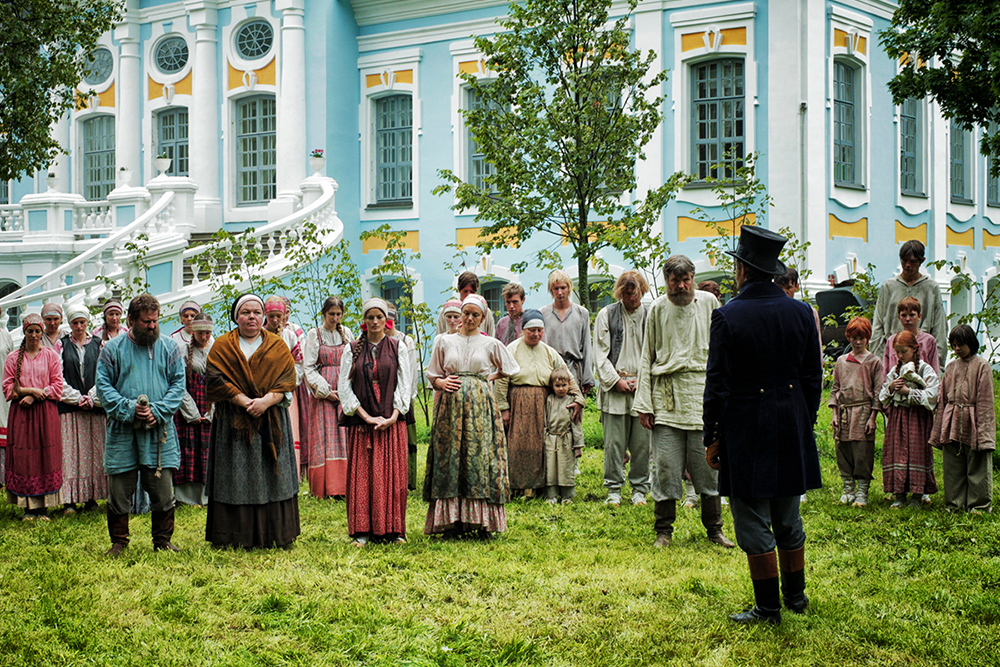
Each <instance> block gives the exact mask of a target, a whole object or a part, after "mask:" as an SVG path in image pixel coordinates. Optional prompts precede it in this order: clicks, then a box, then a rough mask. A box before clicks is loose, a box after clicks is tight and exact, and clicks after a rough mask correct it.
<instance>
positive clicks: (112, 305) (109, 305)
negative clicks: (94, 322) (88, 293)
mask: <svg viewBox="0 0 1000 667" xmlns="http://www.w3.org/2000/svg"><path fill="white" fill-rule="evenodd" d="M101 310H102V312H103V313H104V314H105V315H107V314H108V311H109V310H117V311H118V312H119V313H121V314H122V315H124V314H125V308H123V307H122V302H121V301H119V300H118V299H108V301H107V302H106V303H105V304H104V308H102V309H101Z"/></svg>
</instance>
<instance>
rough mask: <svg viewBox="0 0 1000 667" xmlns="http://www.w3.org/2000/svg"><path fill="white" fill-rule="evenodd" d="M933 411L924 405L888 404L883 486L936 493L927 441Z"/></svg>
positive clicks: (888, 489)
mask: <svg viewBox="0 0 1000 667" xmlns="http://www.w3.org/2000/svg"><path fill="white" fill-rule="evenodd" d="M933 425H934V414H933V413H932V412H931V411H930V410H927V409H926V408H919V407H915V408H903V407H897V406H889V408H888V411H887V413H886V427H885V441H884V443H883V444H882V490H883V491H885V492H886V493H921V494H923V493H927V494H931V493H937V490H938V487H937V481H936V480H935V479H934V450H933V449H931V446H930V445H929V444H927V443H928V441H929V440H930V437H931V427H932V426H933Z"/></svg>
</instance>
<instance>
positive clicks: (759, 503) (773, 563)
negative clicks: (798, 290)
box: [704, 226, 823, 623]
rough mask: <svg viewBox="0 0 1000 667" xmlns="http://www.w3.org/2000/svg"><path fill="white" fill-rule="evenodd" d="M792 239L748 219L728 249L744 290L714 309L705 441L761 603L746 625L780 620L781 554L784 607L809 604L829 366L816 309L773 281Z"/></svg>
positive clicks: (742, 618) (743, 619)
mask: <svg viewBox="0 0 1000 667" xmlns="http://www.w3.org/2000/svg"><path fill="white" fill-rule="evenodd" d="M786 240H787V239H785V238H784V237H783V236H780V235H778V234H775V233H774V232H771V231H769V230H766V229H762V228H760V227H752V226H744V227H743V228H742V230H741V232H740V243H739V247H738V249H737V250H736V252H735V253H729V254H730V255H732V256H733V257H734V258H735V260H736V262H735V272H736V284H737V287H738V289H739V294H738V295H737V296H736V297H734V298H733V299H732V300H731V301H730V302H729V303H727V304H726V305H724V306H722V307H721V308H719V309H717V310H715V311H714V312H713V313H712V328H711V339H710V342H709V353H708V372H707V376H706V384H705V407H704V423H705V435H704V443H705V447H706V458H707V459H708V460H709V463H710V464H711V465H712V466H713V467H715V468H716V469H717V470H720V475H719V491H720V493H721V494H722V495H724V496H729V497H730V498H731V501H730V508H731V510H732V513H733V527H734V529H735V532H736V541H737V543H738V544H739V546H740V548H741V549H743V551H744V552H746V554H747V560H748V562H749V565H750V578H751V579H752V580H753V588H754V598H755V601H756V604H755V606H754V607H752V608H751V609H749V610H748V611H746V612H744V613H741V614H734V615H732V616H730V618H731V619H732V620H734V621H736V622H739V623H754V622H760V621H766V622H770V623H780V622H781V595H780V593H779V585H778V571H779V562H780V570H781V583H782V588H783V592H784V600H785V607H787V608H788V610H789V611H793V612H797V613H801V612H803V611H805V608H806V605H808V603H809V599H808V598H807V597H806V595H805V573H804V569H803V568H804V556H803V555H804V551H803V549H804V547H803V545H804V544H805V539H806V535H805V531H804V530H803V528H802V518H801V516H800V515H799V497H800V496H801V495H802V494H803V493H805V492H806V490H807V489H817V488H820V486H821V485H822V484H821V480H820V468H819V454H818V453H817V451H816V440H815V437H814V436H813V424H815V422H816V412H817V410H818V409H819V404H820V397H821V394H822V389H823V378H822V375H823V374H822V367H821V365H820V351H819V340H818V338H817V336H816V324H815V322H814V320H813V314H812V309H811V308H809V306H807V305H806V304H804V303H802V302H801V301H797V300H795V299H789V298H788V297H787V296H786V295H785V293H784V291H782V289H781V288H780V287H778V286H777V285H775V284H774V283H773V282H772V280H773V278H774V276H775V275H782V274H784V273H785V266H784V264H782V262H781V261H780V260H779V259H778V256H779V254H780V252H781V248H782V247H783V246H784V244H785V241H786ZM775 547H777V549H778V554H777V556H775V552H774V549H775Z"/></svg>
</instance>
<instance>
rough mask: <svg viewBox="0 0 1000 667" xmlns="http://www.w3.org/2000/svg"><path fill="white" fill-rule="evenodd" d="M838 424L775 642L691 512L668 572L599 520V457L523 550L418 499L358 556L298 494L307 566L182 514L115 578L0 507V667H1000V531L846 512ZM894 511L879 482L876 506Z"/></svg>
mask: <svg viewBox="0 0 1000 667" xmlns="http://www.w3.org/2000/svg"><path fill="white" fill-rule="evenodd" d="M585 419H586V420H587V433H588V436H589V437H588V443H590V442H592V440H593V439H594V434H595V433H596V434H598V435H599V433H600V429H599V426H597V425H595V423H594V420H595V419H596V413H595V412H594V411H593V410H588V412H587V413H586V418H585ZM828 422H829V414H828V413H827V412H826V411H825V410H824V412H823V413H821V416H820V425H821V426H820V427H819V429H818V432H819V434H820V451H821V456H822V462H823V473H824V481H825V483H826V484H827V488H825V489H823V490H818V491H813V492H810V494H809V501H808V502H807V503H806V504H805V505H804V506H803V515H804V520H805V524H806V531H807V534H808V543H807V551H806V554H807V566H806V567H807V582H808V593H809V595H810V597H811V600H812V604H811V606H810V609H809V611H808V613H807V614H805V615H804V616H795V615H793V614H785V616H784V622H783V623H782V625H781V626H779V627H778V628H763V627H760V628H743V627H736V626H734V625H733V624H731V623H730V622H729V621H728V620H727V618H726V616H727V615H728V614H729V613H732V612H734V611H738V610H739V609H741V608H743V607H744V606H746V605H747V604H749V603H750V602H751V600H752V592H751V586H750V579H749V576H748V574H747V568H746V561H745V557H744V556H743V554H742V553H741V552H740V551H739V550H738V549H734V550H723V549H720V548H717V547H715V546H714V545H711V544H709V543H708V542H707V541H706V540H705V539H704V538H703V530H702V528H701V523H700V520H699V517H698V514H697V511H696V510H681V511H680V512H679V513H680V516H679V517H678V522H677V530H676V533H675V539H674V545H673V546H672V547H671V548H670V549H667V550H664V551H654V550H653V549H652V548H651V546H650V545H651V544H652V541H653V537H654V536H653V532H652V507H651V506H647V507H632V506H630V505H627V504H625V505H622V506H621V507H619V508H617V509H612V508H609V507H607V506H605V505H603V503H602V502H601V501H602V500H603V497H604V492H603V489H602V486H601V480H602V475H601V465H602V464H601V460H602V459H601V456H602V452H601V451H600V450H598V449H593V448H588V449H587V450H586V451H585V454H584V459H583V461H582V464H581V467H582V470H583V472H582V475H581V476H580V478H579V480H578V484H579V488H578V499H577V502H576V503H575V504H573V505H570V506H556V507H552V506H549V505H547V504H543V503H540V502H538V501H524V500H516V501H514V502H512V503H510V504H509V505H508V506H507V512H508V523H509V531H508V532H507V534H506V535H504V536H503V537H501V538H499V539H497V540H494V541H492V542H485V543H484V542H477V541H453V542H445V541H442V540H440V539H429V538H426V537H425V536H424V535H423V533H422V529H423V521H424V515H425V512H426V505H425V504H424V503H422V502H421V501H420V500H419V496H417V495H414V494H411V496H410V503H409V507H408V528H409V537H410V542H409V543H408V544H406V545H403V546H389V545H386V546H370V547H368V548H367V549H365V550H363V551H359V550H357V549H354V548H352V547H350V546H349V545H348V540H347V527H346V519H345V512H344V506H343V504H342V503H338V502H334V501H319V500H316V499H315V498H312V497H311V496H309V495H308V494H307V493H306V492H305V490H304V491H303V494H302V495H301V496H300V508H301V515H302V536H301V538H300V539H299V540H298V542H297V543H296V547H295V549H293V550H291V551H280V550H279V551H260V552H253V553H243V552H233V551H216V550H213V549H211V548H210V547H209V546H208V545H207V543H206V542H205V541H204V523H205V513H204V510H200V509H193V508H189V507H184V508H180V509H179V510H178V513H177V534H176V536H175V540H174V541H175V543H177V544H178V545H180V546H181V547H182V548H183V549H184V551H183V552H182V553H179V554H167V553H153V552H152V551H151V548H150V541H149V537H148V535H149V516H148V515H146V516H141V517H133V519H132V536H133V542H132V546H131V547H130V548H129V550H128V551H126V553H125V555H124V556H123V557H122V558H120V559H118V560H108V559H104V558H103V557H102V556H101V554H102V553H103V551H104V550H105V549H106V548H107V547H108V546H109V545H108V538H107V531H106V528H105V523H104V517H103V515H96V514H89V515H88V514H84V515H78V516H75V517H70V518H65V519H63V518H59V519H53V521H52V522H51V523H48V524H45V523H40V522H29V523H22V522H20V521H18V520H17V518H18V517H19V516H20V511H19V510H15V509H13V508H11V507H10V506H4V507H3V509H0V582H3V583H2V595H0V665H18V666H20V665H57V664H58V665H81V664H85V665H90V664H94V665H103V664H114V665H143V666H148V665H178V666H180V665H184V666H187V665H356V664H363V665H442V666H451V665H454V666H465V665H595V666H597V665H601V666H603V665H614V666H616V667H617V666H621V667H629V666H632V665H672V664H676V665H777V664H781V665H878V666H879V667H885V666H887V665H891V666H894V665H899V666H901V667H902V666H906V667H910V666H912V665H945V664H947V665H982V664H990V663H991V662H993V661H994V660H995V655H996V652H995V651H996V638H997V637H998V636H1000V534H998V533H1000V531H998V529H997V522H996V519H995V518H994V517H992V516H970V515H964V514H962V515H959V514H948V513H945V512H944V511H943V510H942V507H941V506H942V500H941V495H940V494H938V495H937V496H936V497H935V504H934V506H933V508H932V509H930V510H911V509H906V510H903V511H899V512H890V511H889V510H888V509H887V508H886V505H885V504H884V503H879V502H875V503H873V505H872V506H870V507H868V508H865V509H862V510H857V509H851V508H846V507H841V506H839V505H837V504H835V500H836V497H837V496H839V488H838V476H837V473H836V464H835V462H834V459H833V445H832V442H831V441H830V436H829V428H828V426H827V424H828ZM595 429H596V430H595ZM420 433H421V434H422V437H423V438H425V437H426V426H422V427H421V429H420ZM598 439H599V438H598ZM938 457H939V460H938V466H939V467H940V454H938ZM876 477H878V475H876ZM939 477H940V472H939ZM304 488H305V487H303V489H304ZM880 490H881V486H880V483H879V481H878V480H876V482H875V484H874V485H873V498H879V497H880V493H879V492H880ZM725 518H726V531H727V533H728V534H729V535H730V536H731V535H732V524H731V520H730V518H729V513H728V510H726V512H725Z"/></svg>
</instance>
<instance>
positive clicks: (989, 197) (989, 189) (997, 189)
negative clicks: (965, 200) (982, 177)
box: [986, 123, 1000, 206]
mask: <svg viewBox="0 0 1000 667" xmlns="http://www.w3.org/2000/svg"><path fill="white" fill-rule="evenodd" d="M996 131H997V127H996V125H993V124H992V123H991V124H990V133H991V134H993V133H996ZM996 162H997V160H996V159H995V158H989V157H987V158H986V205H987V206H1000V176H994V175H993V167H995V166H997V165H996Z"/></svg>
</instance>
